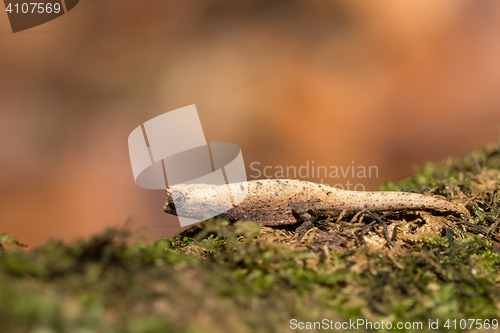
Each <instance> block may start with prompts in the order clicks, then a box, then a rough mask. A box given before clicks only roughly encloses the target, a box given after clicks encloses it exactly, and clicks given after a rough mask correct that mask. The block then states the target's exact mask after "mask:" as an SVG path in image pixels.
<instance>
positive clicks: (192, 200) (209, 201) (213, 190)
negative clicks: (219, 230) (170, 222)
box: [163, 184, 232, 220]
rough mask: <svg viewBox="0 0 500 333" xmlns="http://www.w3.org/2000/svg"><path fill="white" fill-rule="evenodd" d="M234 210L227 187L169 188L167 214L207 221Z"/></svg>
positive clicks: (179, 186) (165, 209)
mask: <svg viewBox="0 0 500 333" xmlns="http://www.w3.org/2000/svg"><path fill="white" fill-rule="evenodd" d="M231 208H232V205H231V200H230V197H229V196H228V195H227V187H226V186H217V185H210V184H189V185H185V184H178V185H173V186H170V187H169V188H167V200H166V202H165V205H164V206H163V210H164V211H165V213H168V214H173V215H177V216H183V217H188V218H197V219H202V220H204V219H206V218H209V217H213V216H217V215H219V214H221V213H224V212H225V211H227V210H229V209H231Z"/></svg>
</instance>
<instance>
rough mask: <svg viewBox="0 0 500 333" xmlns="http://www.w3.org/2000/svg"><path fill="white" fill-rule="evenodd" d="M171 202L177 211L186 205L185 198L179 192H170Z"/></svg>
mask: <svg viewBox="0 0 500 333" xmlns="http://www.w3.org/2000/svg"><path fill="white" fill-rule="evenodd" d="M172 200H173V202H174V204H175V207H176V208H177V209H179V208H181V207H182V206H184V204H185V203H186V197H185V196H184V194H182V193H181V192H179V191H172Z"/></svg>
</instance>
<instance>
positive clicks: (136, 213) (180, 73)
mask: <svg viewBox="0 0 500 333" xmlns="http://www.w3.org/2000/svg"><path fill="white" fill-rule="evenodd" d="M499 60H500V2H498V1H495V0H484V1H474V0H458V1H457V0H443V1H431V0H411V1H400V0H387V1H375V0H370V1H368V0H363V1H361V0H358V1H352V0H335V1H319V0H314V1H313V0H302V1H274V0H273V1H269V0H266V1H263V0H262V1H246V0H244V1H223V0H198V1H171V0H169V1H167V0H161V1H159V0H158V1H154V0H150V1H123V0H109V1H97V0H82V1H80V3H79V4H78V5H77V6H76V7H75V8H74V9H73V10H72V11H71V12H69V13H68V14H66V15H63V16H62V17H60V18H58V19H56V20H54V21H51V22H49V23H46V24H44V25H41V26H39V27H36V28H33V29H30V30H26V31H23V32H19V33H16V34H13V33H12V31H11V29H10V25H9V22H8V18H7V14H6V13H5V12H3V11H2V13H0V154H1V155H0V156H1V158H0V170H1V173H0V189H1V190H0V232H9V233H13V234H16V235H17V236H18V238H19V239H20V240H21V241H22V242H25V243H28V244H29V245H30V246H35V245H39V244H41V243H43V242H44V241H46V240H47V239H49V238H61V239H64V240H70V239H73V238H75V237H79V236H88V235H90V234H92V233H96V232H98V231H101V230H102V229H103V228H104V227H105V226H123V225H124V224H125V222H126V221H127V220H129V219H130V221H132V223H129V226H130V227H131V228H132V229H134V230H137V231H136V235H146V236H147V237H148V238H149V239H156V238H160V237H171V236H173V235H175V234H176V233H178V232H179V231H180V230H181V228H180V227H179V225H178V222H177V219H176V218H175V217H170V216H167V215H166V214H165V213H163V211H162V205H163V202H164V199H165V194H164V192H162V191H152V190H144V189H141V188H139V187H137V186H136V185H135V183H134V179H133V176H132V170H131V167H130V161H129V156H128V147H127V138H128V135H129V133H130V132H131V131H132V130H133V129H134V128H135V127H137V126H139V125H140V124H141V123H143V122H144V121H146V120H148V119H151V118H152V117H155V116H157V115H159V114H162V113H164V112H167V111H171V110H174V109H177V108H179V107H183V106H186V105H190V104H196V106H197V108H198V112H199V115H200V118H201V122H202V125H203V127H204V131H205V136H206V139H207V141H225V142H234V143H236V144H238V145H239V146H240V147H241V149H242V151H243V157H244V159H245V163H246V165H247V172H248V173H249V176H250V175H252V174H255V173H254V172H252V171H251V169H250V168H249V166H250V164H251V163H252V162H260V163H261V169H262V168H263V167H264V166H273V167H275V166H296V167H300V166H303V165H306V163H307V161H309V163H312V161H314V164H315V165H316V166H327V167H329V166H339V167H340V166H343V167H344V168H345V167H347V166H351V165H356V166H377V168H378V171H379V172H378V177H372V178H369V179H351V178H349V177H347V178H346V179H343V178H342V179H336V180H331V179H325V180H324V182H327V183H345V182H346V181H347V180H351V183H359V182H361V183H362V184H363V185H364V186H365V188H366V189H367V190H375V189H378V188H379V186H380V184H381V183H382V182H383V181H384V180H387V179H397V178H400V177H403V176H405V175H407V174H409V173H411V171H412V166H413V165H418V164H423V163H424V162H425V161H437V160H439V159H442V158H445V157H448V156H455V157H460V156H462V155H463V154H465V153H466V152H467V151H468V150H469V149H471V148H474V147H478V146H481V145H483V144H485V143H486V142H491V141H495V140H496V139H497V138H498V135H499V125H500V112H499V110H500V61H499ZM307 180H312V181H319V179H318V178H314V177H310V178H307Z"/></svg>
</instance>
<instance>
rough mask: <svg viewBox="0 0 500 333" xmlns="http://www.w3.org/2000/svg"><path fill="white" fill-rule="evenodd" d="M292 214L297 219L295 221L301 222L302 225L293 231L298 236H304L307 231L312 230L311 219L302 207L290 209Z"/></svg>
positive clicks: (297, 206)
mask: <svg viewBox="0 0 500 333" xmlns="http://www.w3.org/2000/svg"><path fill="white" fill-rule="evenodd" d="M292 214H293V216H294V217H295V218H296V219H297V221H299V222H300V221H303V222H302V224H301V225H300V226H299V227H298V228H297V229H296V230H295V232H296V233H298V234H299V236H302V235H304V234H305V233H306V231H307V230H309V229H311V228H312V226H313V217H312V216H311V214H309V213H308V212H307V210H306V209H305V208H304V207H303V206H302V205H296V206H294V207H293V208H292Z"/></svg>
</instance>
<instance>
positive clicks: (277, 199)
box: [163, 179, 469, 229]
mask: <svg viewBox="0 0 500 333" xmlns="http://www.w3.org/2000/svg"><path fill="white" fill-rule="evenodd" d="M227 186H228V185H220V186H217V185H201V184H196V185H175V186H171V187H170V188H168V189H167V200H166V203H165V206H164V207H163V210H164V211H165V212H166V213H169V214H174V215H177V212H176V209H175V205H174V200H175V202H176V204H177V205H178V206H177V208H179V209H180V207H182V210H183V215H182V216H184V217H198V218H199V217H200V216H202V214H203V213H204V212H207V213H209V212H210V210H211V209H212V208H213V207H217V206H220V205H221V204H226V205H227V204H228V203H227V202H222V201H221V198H222V197H224V195H223V194H222V193H227V189H228V187H227ZM229 186H230V187H231V188H235V189H236V188H239V187H241V186H248V195H247V196H246V197H245V199H243V201H241V202H240V203H239V204H238V205H236V206H233V208H231V209H229V210H228V211H226V212H225V213H222V214H219V215H218V217H220V218H224V219H228V220H230V221H235V220H244V221H254V222H259V223H262V224H263V225H265V226H280V225H288V224H295V223H297V222H301V221H302V222H305V223H304V225H303V226H301V228H306V229H307V228H309V227H310V226H312V217H313V216H338V215H339V214H341V213H342V212H343V211H345V214H355V213H356V212H359V211H362V210H366V211H369V212H385V211H394V210H432V211H439V212H448V213H451V214H456V215H461V216H462V217H463V218H465V219H468V218H469V212H468V211H467V209H465V208H463V207H460V206H457V205H454V204H452V203H450V202H448V201H446V200H445V199H442V198H439V197H434V196H427V195H423V194H416V193H407V192H358V191H344V190H340V189H336V188H333V187H330V186H326V185H322V184H316V183H311V182H306V181H301V180H291V179H263V180H253V181H249V182H245V183H232V184H229ZM212 216H213V215H212Z"/></svg>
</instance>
